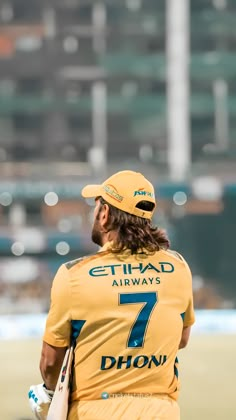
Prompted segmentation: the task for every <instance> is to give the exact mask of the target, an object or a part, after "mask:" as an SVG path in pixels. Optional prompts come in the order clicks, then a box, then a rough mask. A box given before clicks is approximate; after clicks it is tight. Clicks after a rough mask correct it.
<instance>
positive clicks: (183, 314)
mask: <svg viewBox="0 0 236 420" xmlns="http://www.w3.org/2000/svg"><path fill="white" fill-rule="evenodd" d="M180 316H181V318H182V320H183V322H184V317H185V312H183V313H182V314H180Z"/></svg>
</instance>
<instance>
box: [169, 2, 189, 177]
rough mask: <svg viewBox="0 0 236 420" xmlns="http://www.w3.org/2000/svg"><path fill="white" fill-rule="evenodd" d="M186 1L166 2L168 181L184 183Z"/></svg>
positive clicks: (186, 161) (186, 147)
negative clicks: (182, 181)
mask: <svg viewBox="0 0 236 420" xmlns="http://www.w3.org/2000/svg"><path fill="white" fill-rule="evenodd" d="M189 20H190V5H189V0H181V1H176V0H167V25H166V26H167V32H166V48H167V50H166V53H167V104H168V105H167V132H168V165H169V173H170V178H171V179H173V180H175V181H178V180H179V181H180V180H183V179H184V178H185V177H186V175H187V173H188V171H189V169H190V164H191V139H190V110H189V95H190V92H189V90H190V89H189V61H190V51H189V36H190V35H189V33H190V30H189Z"/></svg>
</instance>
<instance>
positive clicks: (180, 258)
mask: <svg viewBox="0 0 236 420" xmlns="http://www.w3.org/2000/svg"><path fill="white" fill-rule="evenodd" d="M163 252H164V253H165V254H166V255H167V256H168V257H169V258H174V259H175V260H177V261H179V262H182V263H184V264H187V262H186V260H185V259H184V257H183V256H182V255H181V254H180V253H179V252H177V251H175V250H173V249H167V250H165V251H163Z"/></svg>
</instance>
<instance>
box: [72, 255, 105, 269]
mask: <svg viewBox="0 0 236 420" xmlns="http://www.w3.org/2000/svg"><path fill="white" fill-rule="evenodd" d="M105 253H107V251H103V252H97V253H95V254H89V255H84V256H82V257H79V258H76V259H74V260H71V261H68V262H66V263H65V267H66V268H67V269H68V270H71V269H72V268H79V267H81V266H83V265H84V264H87V263H90V262H92V261H93V260H95V259H98V258H101V257H102V256H103V254H105Z"/></svg>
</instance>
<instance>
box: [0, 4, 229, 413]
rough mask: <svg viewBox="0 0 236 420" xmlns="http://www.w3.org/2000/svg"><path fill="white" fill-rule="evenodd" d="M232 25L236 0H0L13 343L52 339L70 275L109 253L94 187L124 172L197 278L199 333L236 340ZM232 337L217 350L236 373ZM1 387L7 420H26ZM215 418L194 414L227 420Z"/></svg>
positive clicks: (4, 265) (6, 259)
mask: <svg viewBox="0 0 236 420" xmlns="http://www.w3.org/2000/svg"><path fill="white" fill-rule="evenodd" d="M235 22H236V0H189V1H188V0H181V1H180V0H179V1H178V0H119V1H118V0H117V1H115V0H2V1H1V2H0V225H1V235H0V256H1V258H0V315H1V327H0V338H1V340H2V342H3V340H5V339H6V338H8V339H16V338H17V339H19V338H20V337H21V336H22V338H23V337H25V336H32V339H33V340H34V337H35V336H39V334H40V331H41V330H40V328H41V327H42V325H43V322H44V314H45V313H46V311H47V310H48V305H49V296H50V287H51V281H52V278H53V276H54V274H55V272H56V270H57V268H58V267H59V265H60V264H62V263H63V262H64V261H67V260H68V259H73V258H76V257H79V256H81V255H84V254H87V253H91V252H94V251H95V250H96V248H95V246H94V245H93V244H92V243H91V240H90V228H91V206H90V203H89V202H85V201H84V200H82V199H81V195H80V191H81V187H82V186H83V185H85V183H87V182H90V181H92V182H94V181H95V182H99V181H101V180H103V179H104V178H105V177H107V176H109V175H110V174H112V173H113V172H115V171H117V170H122V169H133V170H138V171H141V172H143V173H144V174H145V175H146V176H148V177H149V178H150V179H151V180H152V182H153V183H154V185H155V189H156V195H157V200H158V211H157V212H156V215H155V223H156V224H158V225H160V226H162V227H164V228H166V229H167V231H168V233H169V236H170V239H171V243H172V248H173V249H177V250H178V251H179V252H181V253H183V255H184V256H185V258H186V259H187V261H188V262H189V264H190V266H191V269H192V272H193V287H194V299H195V307H196V309H197V321H198V320H199V323H198V322H197V324H196V327H195V328H196V333H197V332H198V333H201V332H204V333H205V334H206V333H207V334H211V333H212V331H214V332H218V333H219V334H222V332H224V331H225V330H228V332H229V333H233V334H234V333H235V331H236V321H235V319H236V318H235V312H234V310H235V309H236V286H235V263H234V258H235V245H234V240H235V236H236V223H235V214H236V119H235V116H236V56H235V48H236V31H235ZM27 314H28V316H29V317H28V318H26V317H25V316H26V315H27ZM34 317H35V318H34ZM26 319H27V322H26ZM220 337H221V336H219V341H218V344H217V348H215V347H214V346H213V343H214V342H213V341H212V349H210V350H209V352H211V351H212V352H216V351H217V349H218V348H220V350H218V351H219V353H220V355H221V357H222V359H220V360H221V362H220V363H224V358H225V357H226V355H227V351H226V350H225V351H226V353H225V356H223V355H222V351H223V348H224V346H223V347H222V348H221V347H220V346H219V343H222V339H221V338H220ZM231 338H233V337H231ZM224 339H225V338H224ZM199 340H200V338H199ZM227 340H229V337H228V338H227ZM200 342H201V341H199V342H198V341H197V334H196V337H194V341H193V347H194V348H193V354H194V355H196V354H198V353H197V350H198V349H199V343H200ZM223 342H224V341H223ZM227 342H228V341H227ZM27 343H28V342H27ZM210 343H211V340H210ZM230 343H231V344H230V348H231V350H232V348H234V349H235V340H234V341H233V340H232V341H231V342H230ZM8 344H9V342H8ZM6 345H7V344H6V343H5V342H4V346H6ZM39 345H40V344H39ZM18 346H19V351H20V349H21V345H20V344H18ZM18 346H16V347H14V348H15V351H16V353H15V356H14V359H17V350H16V349H17V348H18ZM32 346H33V345H32V344H31V346H30V349H31V348H32V360H33V361H34V362H35V360H36V353H35V350H34V347H32ZM27 348H28V344H27ZM208 349H209V346H208ZM1 354H2V356H3V357H7V354H9V355H10V353H9V350H7V351H6V350H5V347H2V353H1ZM37 356H38V353H37ZM9 357H10V356H9ZM29 357H30V356H27V358H26V359H25V364H26V363H27V360H28V361H29ZM188 357H191V353H190V352H189V356H188ZM203 359H204V357H203V356H202V359H200V361H201V362H202V360H203ZM209 360H210V359H209ZM35 363H37V360H36V362H35ZM184 363H185V362H184V357H183V364H184ZM1 364H2V363H1ZM200 365H201V363H199V366H200ZM22 366H24V363H23V362H22ZM188 366H190V364H189V365H188ZM207 366H210V365H207ZM207 366H205V370H204V369H203V370H202V371H201V369H200V367H199V370H198V372H202V377H201V380H200V381H199V384H200V385H199V384H198V383H197V382H196V381H195V382H194V381H193V383H191V381H190V379H189V378H188V389H191V387H193V386H195V389H193V390H192V392H193V393H195V394H196V393H197V392H198V389H196V387H197V388H198V387H201V381H202V382H204V381H205V376H206V375H208V376H210V375H211V374H213V371H214V368H213V366H212V369H210V368H209V371H208V370H207ZM195 369H196V370H195V371H194V370H193V374H195V373H196V371H197V369H198V368H195ZM228 374H230V372H228ZM34 377H35V376H34ZM19 378H20V377H19ZM27 378H28V379H29V382H28V385H30V384H31V382H32V381H31V379H30V375H29V373H27ZM224 379H225V378H224ZM0 381H1V382H0V388H1V389H2V390H3V389H4V392H5V394H3V395H5V397H4V398H5V406H6V407H5V411H3V413H2V414H1V418H2V419H3V420H19V419H20V418H21V419H23V418H25V419H26V417H27V415H28V417H27V418H29V413H28V414H27V413H25V411H24V410H25V408H22V411H21V414H19V415H18V417H17V416H16V414H13V411H12V406H11V402H10V397H9V403H8V400H7V395H10V388H9V393H8V394H7V391H6V390H5V388H4V381H3V378H1V380H0ZM12 381H14V378H12ZM22 381H24V378H23V376H22V379H19V384H18V385H19V387H20V382H22ZM226 382H227V384H229V383H230V381H229V377H227V381H225V384H226ZM15 385H16V386H17V383H15ZM25 386H26V388H27V384H26V385H25ZM226 389H227V388H226ZM16 392H17V391H16ZM184 392H185V394H184V396H185V397H186V400H184V396H183V406H184V407H188V406H189V405H188V403H189V398H187V397H188V393H186V391H184ZM211 392H212V393H213V391H212V387H211V386H210V385H209V388H208V393H209V395H211V396H212V394H210V393H211ZM206 393H207V391H206ZM11 395H12V393H11ZM227 395H229V401H228V403H227V407H228V409H229V410H231V411H228V412H227V413H228V414H227V415H224V413H225V411H223V409H222V414H221V412H220V407H218V408H217V413H218V415H219V416H220V417H219V419H220V418H222V419H223V418H224V419H225V418H227V420H231V419H232V420H233V419H234V418H235V417H236V414H235V413H236V411H234V414H233V400H232V399H230V393H229V394H227ZM227 395H226V396H225V398H226V400H227ZM22 398H25V395H22V396H21V399H22ZM191 401H192V400H191ZM196 401H197V400H196ZM209 401H210V402H209V404H211V401H212V404H213V398H210V397H209ZM194 403H195V402H194ZM195 404H197V402H196V403H195ZM218 405H219V404H218ZM206 406H207V404H206ZM197 407H198V406H197V405H196V407H195V406H194V404H193V405H192V407H190V406H189V412H187V411H185V412H184V416H185V417H184V419H183V420H187V419H189V420H190V419H191V420H194V417H193V414H191V411H190V410H191V409H192V408H194V410H195V412H197V411H196V410H197ZM222 407H224V404H222ZM198 408H199V407H198ZM0 410H1V408H0ZM185 410H187V409H186V408H185ZM211 410H212V411H211ZM224 410H225V407H224ZM206 413H208V414H206V417H204V415H203V412H201V416H200V415H199V417H196V418H200V417H201V418H202V419H203V420H211V419H213V418H214V419H216V418H218V417H216V414H215V415H213V413H214V411H213V407H212V406H211V405H210V406H209V411H208V412H207V411H206ZM229 413H232V414H229ZM24 416H25V417H24Z"/></svg>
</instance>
